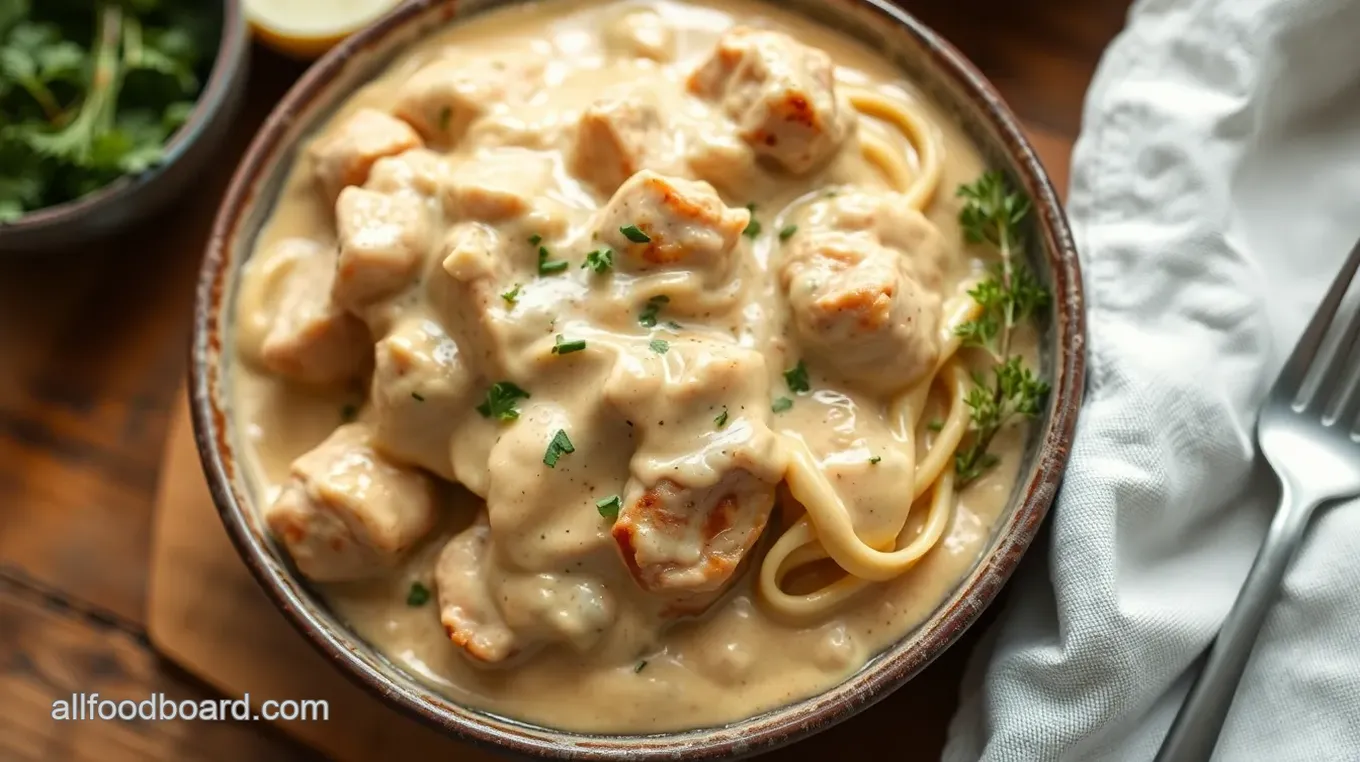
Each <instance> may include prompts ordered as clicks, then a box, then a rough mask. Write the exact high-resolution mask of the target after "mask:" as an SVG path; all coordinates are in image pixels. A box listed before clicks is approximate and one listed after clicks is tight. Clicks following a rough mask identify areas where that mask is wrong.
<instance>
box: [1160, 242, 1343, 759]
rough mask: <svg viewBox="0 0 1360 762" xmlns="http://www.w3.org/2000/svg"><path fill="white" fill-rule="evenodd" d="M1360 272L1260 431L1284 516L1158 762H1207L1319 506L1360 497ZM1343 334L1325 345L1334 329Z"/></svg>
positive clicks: (1326, 312) (1332, 301)
mask: <svg viewBox="0 0 1360 762" xmlns="http://www.w3.org/2000/svg"><path fill="white" fill-rule="evenodd" d="M1357 267H1360V243H1357V244H1356V245H1355V248H1354V249H1352V250H1351V254H1350V256H1349V257H1348V258H1347V259H1346V262H1345V264H1344V265H1342V266H1341V273H1340V274H1339V275H1337V277H1336V282H1335V283H1333V284H1332V288H1331V290H1330V291H1328V292H1327V296H1326V297H1325V298H1323V300H1322V304H1321V305H1319V306H1318V310H1317V313H1316V314H1315V315H1313V319H1312V320H1311V321H1310V322H1309V323H1308V328H1307V330H1305V331H1304V332H1303V338H1301V339H1299V344H1298V346H1297V347H1295V348H1294V353H1293V354H1291V355H1290V356H1289V361H1288V362H1286V363H1285V366H1284V370H1282V371H1280V377H1279V378H1278V379H1276V381H1275V385H1274V386H1273V387H1271V390H1270V396H1269V397H1268V398H1267V399H1266V403H1265V405H1264V406H1263V407H1262V408H1261V414H1260V417H1259V418H1258V419H1257V421H1256V441H1257V443H1258V444H1259V445H1260V447H1261V452H1262V453H1264V454H1265V456H1266V460H1267V461H1268V462H1269V463H1270V465H1271V467H1272V468H1274V469H1275V474H1276V475H1277V476H1278V477H1279V479H1280V488H1281V489H1280V492H1281V494H1280V507H1279V508H1278V509H1276V511H1275V518H1274V519H1273V520H1272V521H1271V523H1270V530H1269V531H1268V532H1267V533H1266V539H1265V542H1264V543H1263V544H1262V545H1261V550H1260V551H1259V552H1258V553H1257V555H1256V561H1255V562H1254V563H1253V564H1252V566H1251V571H1250V572H1249V573H1248V574H1247V581H1246V582H1245V583H1244V584H1243V585H1242V590H1241V592H1239V593H1238V594H1237V601H1236V602H1235V603H1234V604H1233V607H1232V611H1230V612H1228V618H1227V619H1225V620H1224V621H1223V628H1222V629H1221V630H1219V632H1218V637H1217V638H1216V639H1215V640H1214V642H1213V645H1211V646H1210V647H1209V654H1208V658H1206V659H1205V661H1204V668H1203V670H1202V671H1201V672H1200V673H1199V677H1198V678H1196V680H1195V683H1194V685H1192V686H1191V687H1190V693H1189V694H1188V695H1187V696H1186V699H1185V703H1184V704H1183V705H1182V706H1181V710H1180V712H1178V713H1177V714H1176V719H1175V721H1174V722H1172V723H1171V730H1170V731H1168V732H1167V734H1166V739H1165V740H1164V741H1163V742H1162V748H1161V750H1160V751H1159V752H1158V753H1157V758H1156V762H1205V761H1206V760H1208V759H1209V757H1210V755H1211V754H1212V753H1213V750H1214V745H1215V744H1216V743H1217V741H1218V734H1219V731H1220V729H1221V728H1222V727H1223V720H1224V718H1225V717H1227V715H1228V707H1230V706H1232V700H1233V694H1234V693H1235V692H1236V691H1237V684H1238V681H1240V680H1241V679H1242V672H1243V670H1244V669H1245V668H1246V665H1247V657H1249V656H1250V655H1251V649H1252V646H1253V645H1254V644H1255V642H1256V636H1257V634H1258V633H1259V632H1260V630H1261V623H1262V622H1264V621H1265V618H1266V612H1267V611H1268V610H1269V608H1270V604H1271V603H1272V602H1273V601H1274V600H1275V597H1276V594H1277V593H1278V591H1279V588H1280V580H1281V578H1282V577H1284V572H1285V569H1286V568H1287V567H1288V566H1289V561H1290V559H1291V558H1293V556H1294V553H1295V551H1297V550H1298V547H1299V544H1300V542H1301V541H1302V539H1303V532H1304V529H1305V528H1306V527H1307V525H1308V520H1309V518H1311V517H1312V515H1313V512H1314V511H1315V510H1316V509H1317V508H1318V506H1321V505H1326V504H1329V503H1334V502H1336V501H1339V500H1346V499H1349V498H1354V497H1356V496H1357V495H1360V435H1357V434H1356V433H1355V431H1356V427H1357V421H1356V414H1357V410H1358V409H1360V341H1357V336H1360V309H1354V310H1353V312H1352V314H1351V315H1350V316H1349V318H1347V319H1345V320H1344V321H1342V320H1340V319H1336V318H1337V312H1338V310H1339V309H1340V307H1341V303H1342V301H1343V300H1344V298H1345V296H1346V291H1347V289H1348V288H1349V287H1350V284H1351V281H1352V280H1353V279H1354V277H1355V272H1356V269H1357ZM1334 322H1335V323H1336V324H1337V325H1338V326H1341V323H1342V322H1344V323H1345V324H1344V326H1341V327H1339V328H1338V330H1337V331H1335V332H1332V340H1331V341H1326V339H1327V338H1328V329H1329V328H1331V327H1332V324H1333V323H1334Z"/></svg>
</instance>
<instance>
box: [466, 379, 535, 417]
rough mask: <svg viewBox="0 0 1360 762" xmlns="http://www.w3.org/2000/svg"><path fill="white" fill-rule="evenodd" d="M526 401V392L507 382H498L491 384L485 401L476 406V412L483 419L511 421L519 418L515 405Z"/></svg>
mask: <svg viewBox="0 0 1360 762" xmlns="http://www.w3.org/2000/svg"><path fill="white" fill-rule="evenodd" d="M527 399H529V393H528V392H526V391H524V390H523V389H521V388H519V387H518V386H515V385H514V384H512V383H510V382H509V381H500V382H498V383H495V384H492V385H491V388H490V389H488V390H487V392H486V401H485V402H483V403H482V404H480V405H478V406H477V412H479V413H481V414H482V417H483V418H495V419H496V420H498V421H513V420H515V419H516V418H518V417H519V408H517V407H515V403H516V402H518V401H519V400H527Z"/></svg>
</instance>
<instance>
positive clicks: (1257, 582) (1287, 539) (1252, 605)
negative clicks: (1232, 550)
mask: <svg viewBox="0 0 1360 762" xmlns="http://www.w3.org/2000/svg"><path fill="white" fill-rule="evenodd" d="M1295 494H1296V493H1295V490H1292V489H1290V485H1289V484H1287V483H1286V484H1285V485H1284V486H1283V494H1282V495H1281V498H1280V507H1279V509H1278V510H1277V511H1276V512H1275V518H1274V519H1273V520H1271V522H1270V530H1269V531H1268V532H1267V533H1266V539H1265V542H1264V543H1262V545H1261V550H1260V551H1258V552H1257V554H1256V560H1255V561H1254V562H1252V565H1251V571H1250V572H1248V573H1247V581H1246V582H1245V583H1244V584H1243V585H1242V590H1241V591H1240V592H1239V593H1238V594H1237V601H1236V602H1235V603H1233V607H1232V610H1231V611H1229V612H1228V617H1227V619H1225V620H1224V621H1223V627H1222V629H1220V630H1219V632H1218V637H1216V638H1215V639H1214V642H1213V644H1211V645H1210V647H1209V656H1208V658H1207V659H1206V660H1205V661H1204V668H1203V669H1202V670H1201V671H1200V673H1199V677H1197V678H1196V679H1195V682H1194V684H1193V685H1191V686H1190V692H1189V693H1188V694H1186V697H1185V703H1184V704H1182V705H1181V709H1180V711H1179V712H1178V713H1177V714H1176V719H1175V721H1173V722H1172V723H1171V730H1169V731H1167V734H1166V739H1165V740H1163V741H1162V748H1161V750H1160V751H1158V752H1157V758H1156V760H1155V762H1208V760H1209V757H1210V756H1211V755H1212V754H1213V751H1214V745H1215V744H1216V743H1217V742H1218V734H1219V731H1220V730H1221V729H1222V728H1223V720H1224V719H1225V718H1226V717H1227V716H1228V708H1229V707H1231V706H1232V701H1233V695H1234V694H1235V693H1236V691H1237V684H1238V683H1239V682H1240V681H1241V679H1242V673H1243V672H1244V671H1245V669H1246V666H1247V659H1248V658H1249V657H1250V656H1251V651H1252V647H1253V646H1254V645H1255V644H1256V636H1257V634H1258V633H1259V632H1260V631H1261V624H1262V623H1263V622H1265V618H1266V613H1267V612H1268V611H1269V610H1270V604H1271V603H1273V602H1274V601H1275V598H1276V597H1277V595H1278V594H1279V590H1280V580H1281V579H1282V578H1283V577H1284V572H1285V569H1286V568H1288V567H1289V561H1290V559H1292V558H1293V557H1294V554H1295V553H1296V552H1297V551H1298V548H1299V545H1300V544H1301V543H1302V540H1303V533H1304V530H1305V529H1306V528H1307V526H1308V517H1309V515H1310V514H1312V512H1313V508H1314V507H1315V506H1316V505H1317V503H1316V502H1315V501H1301V500H1298V499H1297V498H1296V497H1295Z"/></svg>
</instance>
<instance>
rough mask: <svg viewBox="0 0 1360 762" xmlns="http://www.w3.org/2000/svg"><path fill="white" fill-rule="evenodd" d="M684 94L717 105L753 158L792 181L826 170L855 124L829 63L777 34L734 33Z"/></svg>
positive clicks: (721, 42)
mask: <svg viewBox="0 0 1360 762" xmlns="http://www.w3.org/2000/svg"><path fill="white" fill-rule="evenodd" d="M688 87H689V90H690V92H692V93H694V94H696V95H698V96H699V97H701V98H705V99H707V100H711V101H713V102H715V103H717V104H718V105H719V107H720V108H722V110H723V111H724V112H726V114H727V115H728V116H729V117H731V118H732V119H733V120H734V121H735V122H736V123H737V127H738V128H739V129H740V131H741V136H742V137H743V138H744V139H745V140H746V142H747V143H749V144H750V145H751V147H752V148H754V149H755V151H756V152H757V153H758V154H760V155H762V156H767V157H769V158H770V159H773V160H774V161H776V162H778V163H779V164H780V165H782V166H783V167H784V168H785V169H786V170H788V171H789V172H792V173H794V174H802V173H804V172H807V171H809V170H811V169H814V168H815V167H817V166H818V165H820V164H822V163H823V162H825V161H826V160H827V159H828V158H829V157H830V156H831V155H832V154H833V153H835V151H836V150H837V149H838V148H839V147H840V145H841V143H842V142H843V141H844V140H845V138H846V137H847V136H848V135H849V134H850V133H851V131H852V129H853V128H854V124H855V121H854V111H853V109H851V107H850V106H849V104H847V103H846V102H845V101H844V99H842V98H840V97H838V96H837V94H836V89H835V87H836V86H835V68H834V66H833V65H832V63H831V57H830V56H828V55H827V54H826V53H825V52H823V51H821V50H818V49H816V48H812V47H808V46H807V45H804V44H802V43H800V42H798V41H796V40H794V39H793V38H792V37H790V36H788V35H786V34H783V33H782V32H770V31H761V30H756V29H750V28H745V27H738V28H735V29H732V30H731V31H729V32H727V33H726V34H724V35H723V36H722V38H721V39H719V41H718V46H717V48H716V49H715V50H714V51H713V55H712V57H710V58H709V59H708V60H707V61H705V62H704V63H703V64H702V65H700V66H699V68H698V69H696V70H695V71H694V73H693V74H691V75H690V78H689V82H688Z"/></svg>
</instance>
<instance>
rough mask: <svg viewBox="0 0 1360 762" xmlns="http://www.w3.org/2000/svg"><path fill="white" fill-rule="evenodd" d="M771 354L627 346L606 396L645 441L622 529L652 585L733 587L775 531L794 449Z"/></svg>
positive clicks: (630, 560)
mask: <svg viewBox="0 0 1360 762" xmlns="http://www.w3.org/2000/svg"><path fill="white" fill-rule="evenodd" d="M767 390H768V373H767V370H766V366H765V360H764V357H763V356H762V355H761V354H760V353H759V352H756V351H754V350H750V349H746V348H743V347H741V346H739V345H737V344H734V343H725V342H713V341H706V342H674V343H672V344H671V346H670V350H669V351H668V352H667V353H666V354H664V355H657V354H655V353H652V354H625V355H623V356H621V357H620V360H619V363H618V365H617V366H616V367H615V369H614V371H613V373H612V374H611V375H610V377H609V379H608V380H607V381H606V382H605V388H604V396H605V399H606V401H608V402H609V403H611V404H612V405H613V406H614V407H615V408H616V409H617V410H618V411H619V412H620V413H621V414H622V415H623V416H624V417H625V418H626V419H627V420H628V421H630V422H631V423H632V424H633V427H634V431H635V432H636V433H637V436H638V437H639V438H640V442H639V445H638V450H637V453H636V454H635V455H634V456H633V460H632V468H631V470H632V479H631V480H630V482H629V485H628V489H627V491H626V494H625V496H624V503H623V508H622V510H621V512H620V513H619V516H618V519H617V520H616V521H615V522H614V526H613V529H612V534H613V536H614V539H615V541H616V542H617V543H618V546H619V551H620V553H621V554H622V555H623V560H624V562H625V563H626V564H627V565H628V568H629V570H630V571H631V572H632V573H633V576H634V578H635V579H636V580H637V582H638V584H639V585H641V586H642V587H643V588H644V589H647V590H649V591H652V592H655V593H664V594H667V595H672V596H675V595H692V594H695V593H703V592H709V591H714V590H718V589H720V588H722V587H723V586H724V585H726V584H727V582H728V581H729V580H731V578H732V575H733V573H734V572H735V571H736V569H737V567H738V565H739V564H740V563H741V560H742V558H743V557H744V556H745V554H746V552H747V551H749V550H750V549H751V547H752V546H753V545H754V544H755V542H756V540H757V539H758V538H759V537H760V533H761V532H762V531H764V528H765V523H766V521H767V520H768V519H769V516H770V509H771V508H772V506H773V505H774V492H775V485H776V484H778V483H779V481H780V480H781V479H782V478H783V475H784V469H785V456H784V454H783V452H782V450H781V449H780V448H779V446H778V441H777V438H776V437H775V435H774V433H773V432H771V431H770V429H769V426H768V418H769V414H770V413H769V409H770V408H769V397H768V391H767Z"/></svg>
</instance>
